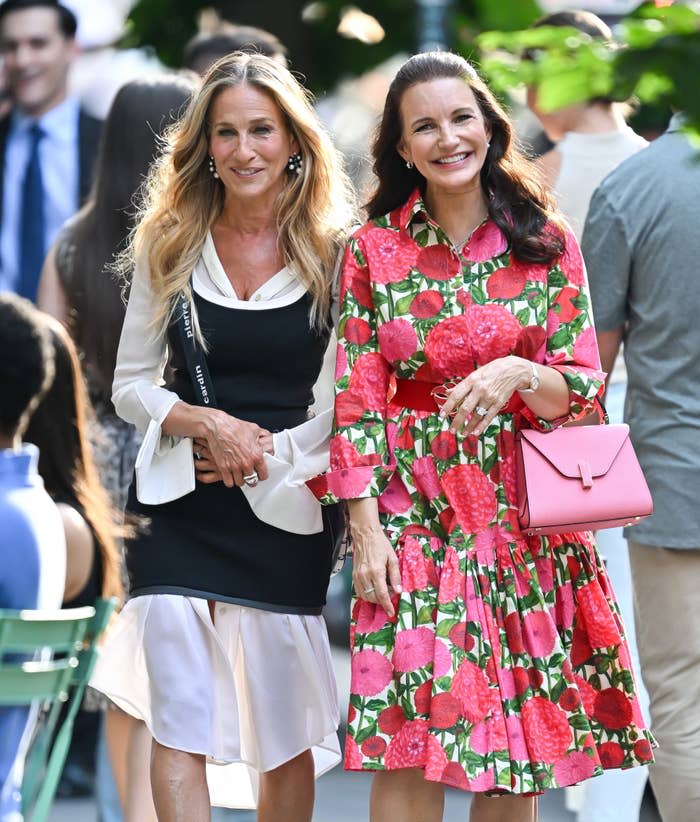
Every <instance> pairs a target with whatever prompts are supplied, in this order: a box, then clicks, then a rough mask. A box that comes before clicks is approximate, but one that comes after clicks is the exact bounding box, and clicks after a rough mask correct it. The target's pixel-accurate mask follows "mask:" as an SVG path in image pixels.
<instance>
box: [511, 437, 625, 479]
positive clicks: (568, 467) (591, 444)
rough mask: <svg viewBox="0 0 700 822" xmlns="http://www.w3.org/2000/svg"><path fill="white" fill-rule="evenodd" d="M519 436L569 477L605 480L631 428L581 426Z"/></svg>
mask: <svg viewBox="0 0 700 822" xmlns="http://www.w3.org/2000/svg"><path fill="white" fill-rule="evenodd" d="M519 435H520V436H521V437H522V438H523V439H524V440H525V441H526V442H527V443H528V444H529V445H531V446H532V447H533V448H534V449H536V450H537V452H538V453H539V454H541V455H542V456H543V457H544V458H545V459H546V460H547V461H548V462H550V463H551V464H552V465H553V466H554V468H556V469H557V471H558V472H559V473H560V474H563V475H564V476H565V477H570V478H572V479H573V478H578V477H581V476H582V466H584V470H585V472H586V473H588V471H590V476H591V477H602V476H604V475H605V474H607V472H608V471H609V470H610V466H611V465H612V464H613V462H614V461H615V458H616V457H617V455H618V454H619V453H620V450H621V449H622V446H623V445H624V444H625V442H626V440H627V439H628V438H629V426H628V425H625V424H620V425H581V426H574V427H572V428H557V429H555V430H554V431H550V432H548V433H542V432H541V431H531V430H528V429H523V430H521V431H519Z"/></svg>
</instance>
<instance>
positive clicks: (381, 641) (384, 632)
mask: <svg viewBox="0 0 700 822" xmlns="http://www.w3.org/2000/svg"><path fill="white" fill-rule="evenodd" d="M394 634H395V630H394V626H393V625H387V626H386V628H382V629H381V631H376V632H375V633H373V634H369V635H368V636H371V637H372V644H373V645H384V646H385V647H387V648H388V647H390V646H391V645H393V643H394Z"/></svg>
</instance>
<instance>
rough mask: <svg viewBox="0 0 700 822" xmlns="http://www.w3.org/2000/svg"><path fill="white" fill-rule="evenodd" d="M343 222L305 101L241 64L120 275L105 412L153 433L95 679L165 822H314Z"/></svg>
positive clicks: (237, 57)
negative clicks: (320, 497) (220, 813)
mask: <svg viewBox="0 0 700 822" xmlns="http://www.w3.org/2000/svg"><path fill="white" fill-rule="evenodd" d="M351 216H352V206H351V195H350V189H349V184H348V181H347V178H346V176H345V175H344V173H343V172H342V170H341V166H340V163H339V160H338V157H337V154H336V152H335V150H334V149H333V147H332V145H331V143H330V140H329V138H328V136H327V135H326V134H325V132H324V131H323V129H322V127H321V126H320V124H319V121H318V119H317V117H316V115H315V114H314V112H313V109H312V107H311V105H310V103H309V100H308V97H307V95H306V92H305V91H304V90H303V89H302V87H301V86H300V85H299V84H298V82H297V81H296V80H295V79H294V77H293V76H292V75H291V74H290V72H289V71H288V70H287V69H286V68H284V67H282V66H280V65H279V64H278V63H276V62H275V61H273V60H271V59H270V58H267V57H263V56H261V55H246V54H241V53H236V54H234V55H230V56H228V57H225V58H222V59H221V60H219V61H218V62H217V63H216V64H214V66H213V67H212V68H211V70H210V71H209V73H208V74H207V75H206V77H205V79H204V83H203V86H202V88H201V90H200V91H199V92H198V93H197V94H196V95H195V97H194V98H193V100H192V102H191V104H190V106H189V108H188V110H187V111H186V112H185V114H184V115H183V117H182V119H181V120H180V122H179V123H178V125H177V126H176V127H175V128H174V130H172V131H171V132H170V134H169V135H168V145H167V150H166V151H165V153H164V154H163V156H162V157H161V158H160V159H159V160H158V161H157V162H156V164H155V166H154V167H152V169H151V172H150V174H149V178H148V180H147V184H146V196H145V204H144V206H143V209H142V212H141V215H140V219H139V221H138V225H137V229H136V232H135V235H134V237H133V240H132V243H131V245H130V246H129V248H128V249H127V251H126V252H125V254H124V256H123V257H122V259H121V263H122V267H123V269H124V271H125V272H126V271H129V270H133V279H132V282H131V291H130V298H129V304H128V307H127V312H126V318H125V322H124V327H123V330H122V336H121V341H120V345H119V351H118V355H117V366H116V373H115V380H114V392H113V402H114V405H115V408H116V410H117V413H118V414H119V415H120V416H122V417H123V418H124V419H126V420H128V421H130V422H132V423H134V424H135V425H136V426H137V427H138V428H140V429H141V430H142V431H144V432H145V434H146V436H145V438H144V443H143V446H142V448H141V452H140V455H139V458H138V459H137V463H136V483H135V485H132V489H131V491H130V500H129V504H128V508H130V509H131V510H132V511H135V512H136V513H138V514H142V515H144V516H146V517H147V518H148V521H149V528H148V531H147V532H144V533H141V534H139V535H138V536H137V538H136V539H135V540H134V541H132V542H131V543H130V545H129V547H128V550H127V567H128V569H129V575H130V583H131V590H130V594H131V598H130V600H129V601H128V602H127V604H126V606H125V608H124V610H123V611H122V613H121V614H120V616H119V620H118V623H117V626H116V628H115V631H114V632H113V635H112V636H111V637H110V638H109V639H108V642H107V645H106V648H105V650H104V653H103V656H102V659H101V660H100V663H99V665H98V666H97V669H96V673H95V677H94V680H93V684H94V685H95V686H96V687H97V688H99V689H100V690H102V691H104V692H105V693H106V694H107V695H108V696H109V697H110V698H112V699H113V700H114V701H115V702H116V703H117V704H118V705H119V706H120V707H122V708H124V710H127V711H129V712H130V713H132V714H134V715H136V716H138V717H140V718H142V719H143V720H144V721H145V722H146V724H147V726H148V728H149V730H150V732H151V734H152V736H153V739H154V742H153V750H152V759H151V783H152V787H153V795H154V802H155V807H156V812H157V814H158V819H159V820H161V822H173V821H174V820H180V819H187V820H188V822H203V820H209V819H210V804H223V805H228V806H230V807H257V809H258V819H259V820H262V822H273V820H279V821H280V822H281V820H285V822H309V820H310V819H311V815H312V810H313V792H314V790H313V779H314V774H315V775H319V774H320V773H322V772H324V771H325V770H327V769H328V768H329V767H332V766H333V765H335V764H336V763H337V762H338V761H339V759H340V750H339V745H338V739H337V735H336V730H337V726H338V721H339V716H338V704H337V696H336V690H335V681H334V677H333V670H332V665H331V659H330V648H329V644H328V636H327V633H326V629H325V625H324V623H323V618H322V616H321V608H322V606H323V603H324V601H325V592H326V588H327V585H328V578H329V575H330V571H331V560H332V556H331V547H332V546H331V539H330V537H331V528H330V520H329V518H328V516H327V514H326V513H325V512H324V513H322V509H321V507H320V505H318V503H316V501H315V499H314V497H313V495H312V494H311V492H310V491H309V490H308V489H307V488H306V487H305V486H304V484H303V481H304V479H306V478H308V477H310V476H313V475H314V474H315V473H316V472H317V471H318V467H319V463H321V464H322V463H323V461H324V454H325V465H326V466H327V460H328V437H329V432H330V412H326V413H322V414H319V415H318V416H317V417H315V418H314V419H309V416H310V415H309V408H310V406H311V404H312V402H313V400H314V396H313V390H314V384H315V382H316V380H317V378H318V376H319V373H320V372H321V367H322V363H323V360H324V355H325V354H326V351H327V347H328V343H329V340H330V338H331V325H332V322H331V303H332V291H333V288H332V283H333V272H334V269H335V267H336V261H337V257H338V252H339V249H340V248H341V246H342V243H343V241H344V237H345V234H346V229H347V227H348V225H349V223H350V220H351ZM134 265H135V269H134V268H133V266H134ZM193 348H194V349H196V352H195V354H194V356H195V357H196V356H197V355H199V356H200V357H202V361H201V362H196V361H193V360H192V359H191V358H192V356H193ZM166 363H167V364H168V365H169V368H168V369H167V372H166ZM205 366H206V367H205ZM207 367H208V368H207ZM207 370H208V371H209V372H210V377H209V379H207V376H206V373H205V372H206V371H207ZM166 373H167V375H168V376H167V382H166V384H165V385H163V382H164V375H165V374H166ZM203 386H204V388H203ZM193 453H194V459H193ZM195 463H196V464H197V467H198V469H199V470H198V473H197V478H198V479H199V480H201V481H198V482H195V471H194V466H195ZM324 467H325V466H324ZM242 489H245V494H244V493H243V492H242ZM215 764H216V767H209V768H206V767H205V766H206V765H215ZM221 765H228V766H229V767H220V766H221Z"/></svg>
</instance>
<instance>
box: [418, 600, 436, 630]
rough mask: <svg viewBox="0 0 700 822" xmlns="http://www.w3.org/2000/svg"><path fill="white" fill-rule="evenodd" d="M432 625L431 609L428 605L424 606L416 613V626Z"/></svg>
mask: <svg viewBox="0 0 700 822" xmlns="http://www.w3.org/2000/svg"><path fill="white" fill-rule="evenodd" d="M432 623H433V609H432V606H430V605H424V606H423V607H422V608H421V609H420V611H418V617H417V619H416V624H418V625H431V624H432Z"/></svg>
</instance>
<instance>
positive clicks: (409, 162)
mask: <svg viewBox="0 0 700 822" xmlns="http://www.w3.org/2000/svg"><path fill="white" fill-rule="evenodd" d="M406 168H413V163H412V162H411V161H410V160H406Z"/></svg>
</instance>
